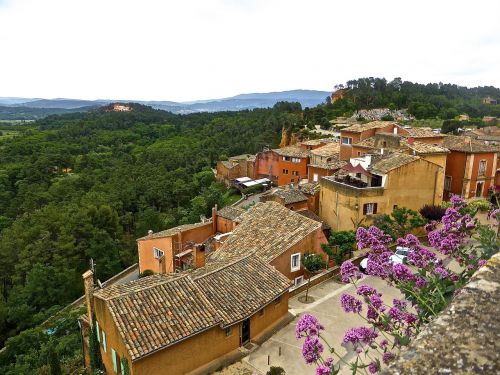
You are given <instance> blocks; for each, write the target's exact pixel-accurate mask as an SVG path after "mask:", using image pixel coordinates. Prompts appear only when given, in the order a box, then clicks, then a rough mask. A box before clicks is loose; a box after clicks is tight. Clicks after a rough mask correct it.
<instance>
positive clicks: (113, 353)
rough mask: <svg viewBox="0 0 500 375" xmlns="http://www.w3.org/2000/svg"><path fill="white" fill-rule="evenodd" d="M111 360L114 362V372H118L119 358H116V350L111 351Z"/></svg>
mask: <svg viewBox="0 0 500 375" xmlns="http://www.w3.org/2000/svg"><path fill="white" fill-rule="evenodd" d="M111 359H112V360H113V371H114V372H115V373H117V372H118V358H116V352H115V349H111Z"/></svg>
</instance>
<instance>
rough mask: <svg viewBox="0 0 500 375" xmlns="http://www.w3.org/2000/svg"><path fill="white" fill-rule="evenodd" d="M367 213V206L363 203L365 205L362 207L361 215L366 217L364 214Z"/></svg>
mask: <svg viewBox="0 0 500 375" xmlns="http://www.w3.org/2000/svg"><path fill="white" fill-rule="evenodd" d="M367 212H368V204H367V203H365V204H364V205H363V215H366V213H367Z"/></svg>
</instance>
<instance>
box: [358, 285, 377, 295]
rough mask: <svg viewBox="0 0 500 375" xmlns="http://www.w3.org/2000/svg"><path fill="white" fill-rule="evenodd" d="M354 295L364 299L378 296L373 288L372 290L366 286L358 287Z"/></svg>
mask: <svg viewBox="0 0 500 375" xmlns="http://www.w3.org/2000/svg"><path fill="white" fill-rule="evenodd" d="M356 293H358V294H359V295H360V296H364V297H369V296H371V295H372V294H379V293H377V290H376V289H375V288H372V287H371V286H369V285H366V284H363V285H360V286H359V287H358V289H357V291H356Z"/></svg>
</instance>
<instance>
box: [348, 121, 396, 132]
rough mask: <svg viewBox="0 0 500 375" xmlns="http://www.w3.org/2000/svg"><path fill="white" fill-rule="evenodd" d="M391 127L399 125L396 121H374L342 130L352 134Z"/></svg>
mask: <svg viewBox="0 0 500 375" xmlns="http://www.w3.org/2000/svg"><path fill="white" fill-rule="evenodd" d="M389 125H398V123H397V122H395V121H372V122H368V123H366V124H354V125H351V126H349V127H347V128H344V129H342V130H341V131H343V132H351V133H361V132H363V131H365V130H369V129H380V128H385V127H386V126H389Z"/></svg>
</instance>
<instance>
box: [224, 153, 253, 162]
mask: <svg viewBox="0 0 500 375" xmlns="http://www.w3.org/2000/svg"><path fill="white" fill-rule="evenodd" d="M229 160H234V161H239V160H247V161H255V155H252V154H242V155H236V156H231V157H229Z"/></svg>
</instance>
